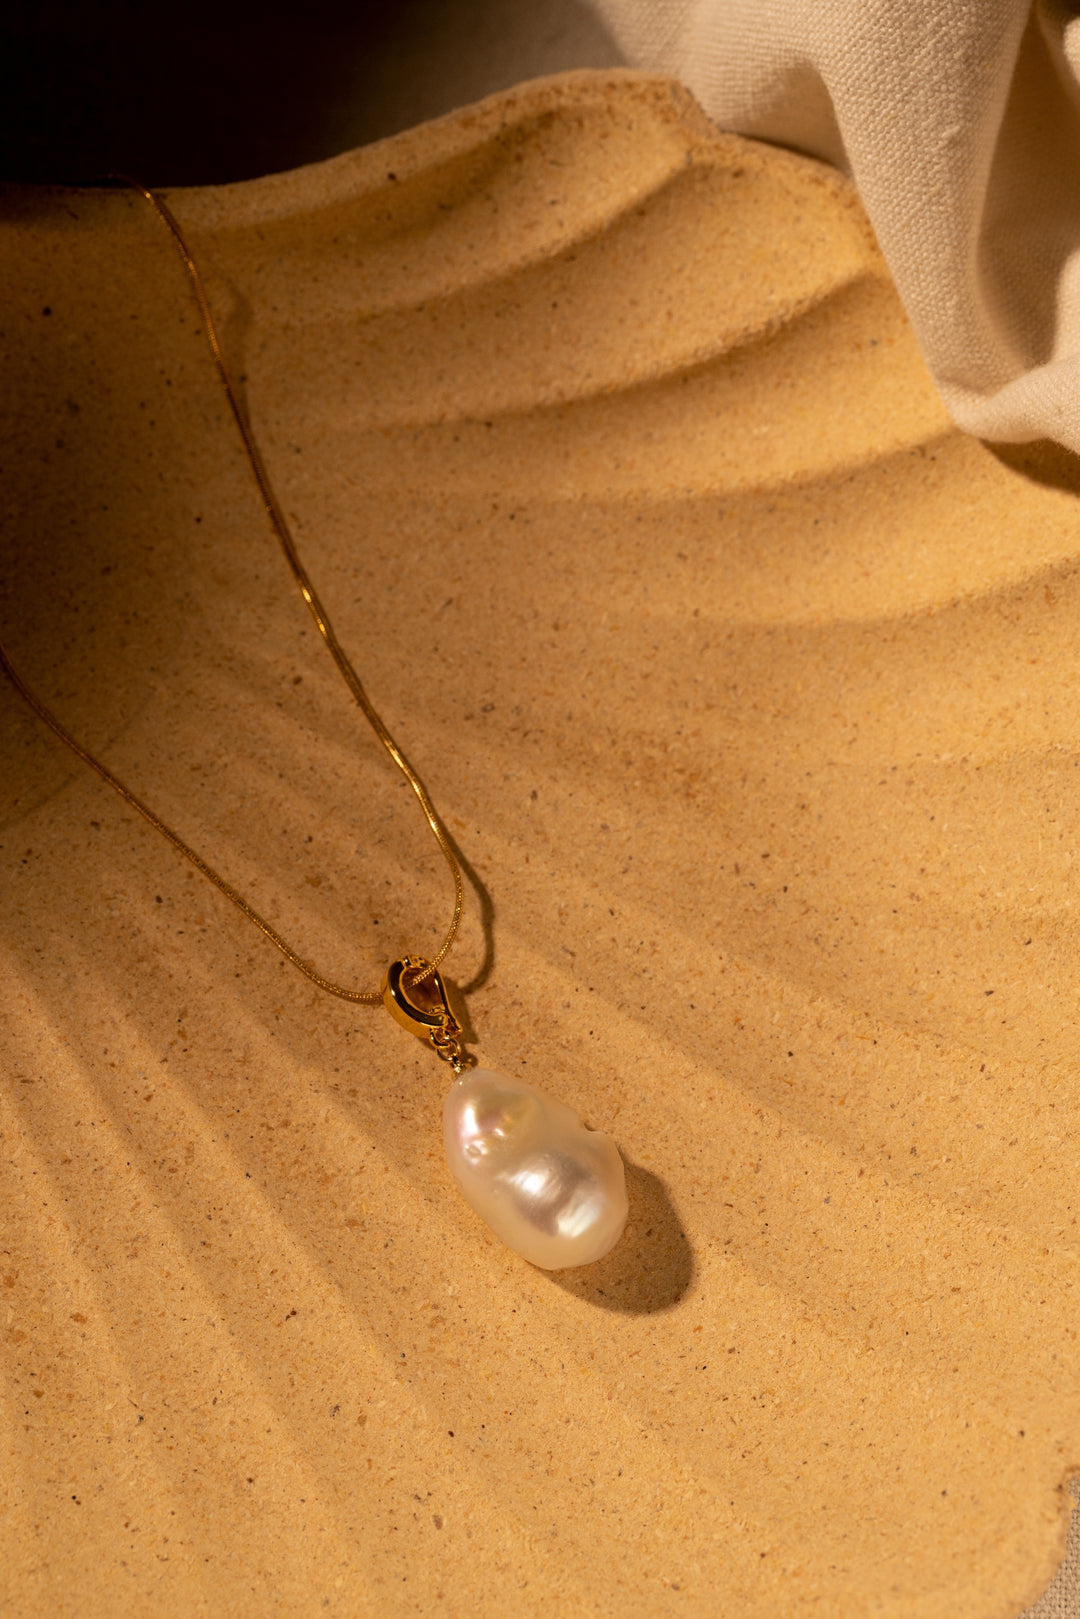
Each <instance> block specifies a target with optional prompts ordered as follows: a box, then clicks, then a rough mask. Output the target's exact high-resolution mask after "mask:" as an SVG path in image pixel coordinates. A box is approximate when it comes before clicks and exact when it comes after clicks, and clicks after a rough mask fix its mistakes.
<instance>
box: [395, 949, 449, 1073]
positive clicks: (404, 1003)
mask: <svg viewBox="0 0 1080 1619" xmlns="http://www.w3.org/2000/svg"><path fill="white" fill-rule="evenodd" d="M425 969H427V970H426V972H425ZM421 973H424V977H422V978H421V977H420V974H421ZM382 998H383V1005H384V1006H385V1007H386V1010H387V1011H388V1012H389V1013H390V1016H391V1017H392V1018H393V1020H394V1022H395V1023H397V1024H399V1025H400V1026H401V1028H403V1029H407V1030H408V1032H409V1033H410V1034H415V1035H416V1036H417V1038H418V1039H420V1040H426V1041H427V1042H428V1044H429V1045H430V1046H431V1047H432V1048H433V1050H434V1051H435V1054H436V1055H437V1056H439V1057H441V1058H442V1059H443V1061H444V1062H448V1063H449V1064H450V1065H451V1067H452V1068H453V1070H454V1072H455V1073H456V1074H458V1073H460V1072H461V1070H462V1068H463V1067H464V1066H465V1058H464V1053H463V1051H462V1047H461V1024H460V1023H459V1022H458V1020H457V1018H456V1017H455V1016H454V1014H453V1012H452V1011H451V1010H450V1002H449V1000H448V999H447V995H446V985H445V984H444V983H443V981H442V977H441V975H440V973H439V970H438V968H433V967H432V966H431V963H430V962H429V961H425V960H424V958H423V956H404V957H403V958H402V959H401V960H400V961H392V962H391V963H390V965H389V967H388V968H387V969H386V977H385V978H384V979H383V987H382Z"/></svg>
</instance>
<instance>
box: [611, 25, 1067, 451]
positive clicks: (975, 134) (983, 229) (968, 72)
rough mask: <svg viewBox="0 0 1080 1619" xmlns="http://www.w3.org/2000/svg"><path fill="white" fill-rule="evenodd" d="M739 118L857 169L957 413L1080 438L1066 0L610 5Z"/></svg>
mask: <svg viewBox="0 0 1080 1619" xmlns="http://www.w3.org/2000/svg"><path fill="white" fill-rule="evenodd" d="M593 3H594V5H595V9H596V10H597V11H598V12H599V14H600V15H601V16H602V17H603V19H604V21H605V22H606V23H607V25H608V27H609V28H610V29H611V31H612V33H613V35H614V36H615V38H616V40H617V42H618V44H619V46H620V47H621V48H622V50H623V51H624V52H625V54H626V57H627V59H628V61H630V62H631V63H632V64H633V65H634V66H640V67H645V68H651V69H656V70H659V71H663V72H667V73H671V74H673V75H675V76H676V77H677V78H679V79H681V80H682V81H683V83H684V84H686V85H688V86H689V88H690V89H691V90H692V91H693V92H694V94H695V95H696V96H697V98H698V100H699V101H700V102H701V104H702V106H703V107H704V108H705V111H706V112H707V113H708V114H709V115H710V117H712V118H713V119H714V120H715V121H716V122H717V123H718V124H720V125H721V126H722V127H723V128H726V129H731V130H735V131H737V132H738V133H740V134H744V135H750V136H755V137H757V138H759V139H761V140H766V141H774V142H777V143H779V144H781V145H784V146H790V147H794V148H796V149H797V150H799V151H803V152H808V153H811V154H813V155H814V156H817V157H820V158H823V159H825V160H826V161H827V162H829V163H834V164H837V165H839V166H841V167H842V168H844V169H846V170H847V171H848V172H849V173H850V174H851V175H852V176H853V178H854V180H855V182H856V184H857V186H858V188H859V192H860V195H861V197H862V199H863V202H864V204H865V206H866V209H867V211H868V213H869V215H870V219H871V221H872V223H873V226H874V230H875V232H876V233H877V238H878V242H879V243H880V245H881V248H882V250H883V252H884V254H885V256H886V258H887V259H888V262H889V266H890V268H891V270H892V273H893V276H894V278H895V281H896V284H897V287H898V289H899V291H900V295H901V297H902V298H903V300H904V303H905V306H906V308H907V311H908V314H909V316H910V318H911V321H912V324H913V326H914V328H915V332H916V334H917V336H918V339H919V342H920V344H921V345H922V349H923V352H924V354H925V356H926V360H927V363H928V364H929V367H930V370H931V372H932V373H933V376H934V379H935V381H936V383H937V386H938V388H939V390H940V392H941V394H942V397H943V398H944V400H945V403H946V405H947V407H948V409H949V410H950V412H951V414H952V416H953V418H954V420H955V421H956V422H957V424H958V425H959V426H960V427H962V428H964V429H966V430H967V431H968V432H970V433H974V434H977V435H979V436H980V437H982V438H988V439H998V440H1005V441H1021V440H1028V439H1038V438H1053V439H1057V440H1058V441H1059V442H1060V443H1063V444H1065V445H1067V446H1068V447H1069V448H1070V449H1073V450H1076V451H1080V16H1077V15H1075V14H1074V9H1073V8H1072V7H1071V6H1069V5H1068V4H1065V3H1063V0H1038V3H1037V4H1036V5H1035V6H1034V7H1030V6H1029V5H1028V4H1027V3H1025V0H904V3H903V4H902V5H897V4H896V3H895V0H800V3H798V4H796V3H795V0H593Z"/></svg>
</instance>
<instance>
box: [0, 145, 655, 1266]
mask: <svg viewBox="0 0 1080 1619" xmlns="http://www.w3.org/2000/svg"><path fill="white" fill-rule="evenodd" d="M107 178H108V179H109V180H110V181H116V182H120V183H122V184H124V185H128V186H131V187H132V188H133V189H134V190H136V191H137V192H139V194H140V195H141V196H142V197H144V198H145V199H146V201H147V202H148V203H149V204H150V206H151V207H152V208H153V209H154V211H155V213H156V214H157V216H158V218H159V219H160V220H161V221H162V222H163V224H164V225H165V226H166V227H167V228H168V230H169V231H170V233H171V234H172V238H173V241H174V243H175V245H176V247H177V250H178V251H179V253H180V256H181V259H182V260H183V263H184V268H185V270H186V272H187V276H188V280H189V282H190V284H191V287H192V290H193V292H194V295H195V299H196V302H197V303H198V307H199V313H200V316H201V318H202V324H203V329H204V331H205V333H206V337H207V340H208V342H209V345H210V350H211V353H212V355H213V359H214V364H215V366H216V367H217V372H218V376H219V378H220V380H221V383H222V386H223V387H224V389H225V394H226V397H227V399H228V401H229V406H230V408H231V410H232V414H233V418H234V420H235V422H236V425H237V428H238V430H239V433H240V437H241V440H242V441H243V445H244V450H245V453H246V455H247V458H248V463H249V465H250V467H251V471H252V474H253V476H254V478H255V482H256V484H257V485H258V489H259V494H260V496H261V498H262V503H263V506H264V508H265V511H266V515H267V517H268V518H269V520H270V525H271V527H272V528H273V530H274V533H275V534H276V536H277V539H278V542H279V544H280V545H281V549H282V551H283V552H284V554H285V560H286V562H287V563H288V565H289V569H290V571H291V573H292V576H293V578H294V580H295V581H296V584H297V586H298V588H299V591H300V594H301V596H302V597H303V598H304V601H305V602H306V604H307V606H308V609H309V611H310V613H311V615H312V617H313V618H314V620H315V623H316V626H317V627H318V630H319V634H320V635H321V637H322V639H323V642H324V643H325V645H326V647H327V650H328V651H329V653H330V656H331V657H332V658H333V660H334V662H335V664H336V665H337V668H338V671H339V673H340V674H341V677H342V679H343V680H344V682H345V684H346V686H347V687H348V689H349V691H350V693H351V695H352V696H353V698H354V699H355V701H356V702H357V704H358V705H359V707H360V709H361V711H362V712H363V715H364V718H365V719H366V720H367V722H368V724H369V725H370V726H371V728H372V730H373V731H374V732H375V735H376V736H377V737H378V739H379V741H380V742H381V743H382V745H383V747H384V748H385V749H386V751H387V753H388V754H389V755H390V757H391V759H392V760H393V761H394V764H395V765H396V766H397V768H398V769H399V770H400V771H401V773H402V775H403V776H404V777H405V779H406V781H408V783H409V785H410V787H411V788H412V790H413V792H414V793H415V794H416V797H417V799H418V800H419V803H420V806H421V808H422V809H423V812H424V815H425V817H426V819H427V822H428V825H429V827H430V828H431V832H432V835H433V836H434V838H435V841H436V843H437V844H438V845H439V848H440V849H441V851H442V854H443V857H444V858H445V860H446V863H447V865H448V867H449V868H450V873H451V876H452V878H453V883H454V906H453V914H452V916H451V919H450V925H449V927H448V928H447V930H446V935H445V937H444V939H443V942H442V944H441V946H440V947H439V949H438V950H437V951H436V953H435V955H434V956H432V957H431V958H430V959H429V958H426V957H421V956H405V957H403V958H402V959H401V960H400V961H395V962H391V964H390V966H389V967H388V968H387V971H386V975H385V977H384V979H383V983H382V985H381V987H380V988H379V989H377V990H359V989H350V988H348V987H347V986H345V985H343V984H337V983H335V982H334V981H333V980H332V979H329V978H326V977H325V976H324V975H323V974H322V973H320V972H319V971H318V970H317V969H316V968H315V967H313V966H312V965H311V963H310V962H308V961H305V960H304V958H303V957H302V956H300V955H299V954H298V953H297V951H295V950H294V949H293V948H292V946H291V945H290V944H289V943H288V941H287V940H286V939H284V938H283V937H282V935H281V934H280V933H279V932H278V931H277V929H276V928H274V927H273V926H272V925H271V924H270V923H269V922H268V921H267V920H266V919H265V917H263V916H260V914H259V913H258V911H256V910H255V909H254V907H253V906H251V905H250V904H249V903H248V901H247V900H246V899H245V898H244V896H243V895H242V894H241V893H240V892H239V891H238V890H237V889H236V888H234V887H233V886H232V884H231V883H230V882H228V881H227V880H226V878H224V877H222V876H221V875H220V873H218V872H217V871H215V869H214V868H213V866H211V865H210V864H209V863H208V862H207V861H206V860H204V859H203V857H202V856H201V855H200V854H199V853H198V852H197V851H196V850H195V849H193V848H192V847H191V846H190V844H188V843H186V842H185V840H184V839H183V838H182V837H181V836H180V835H179V833H177V832H175V831H174V830H173V828H172V827H171V826H169V825H168V824H167V823H166V822H165V821H163V820H162V819H161V817H160V816H159V815H157V814H155V812H154V811H153V810H152V809H151V808H150V807H149V805H147V804H145V803H144V802H143V801H142V799H141V798H139V797H138V796H137V794H135V793H134V792H132V791H131V789H130V788H129V787H127V786H126V785H125V783H124V782H122V781H121V780H120V778H119V777H118V776H116V775H114V774H113V772H112V771H111V770H110V769H109V768H108V766H107V765H105V764H103V763H102V762H101V760H100V759H98V758H96V757H95V755H94V754H92V753H91V752H90V751H89V750H88V749H87V748H85V747H84V746H83V745H82V743H81V742H79V741H78V740H77V739H76V738H75V737H74V736H73V735H72V734H71V732H70V731H68V730H67V729H66V727H65V726H64V725H63V724H62V723H61V721H60V720H59V719H58V718H57V717H56V715H55V714H53V712H52V710H51V709H50V708H49V707H48V706H47V705H46V704H45V703H44V702H42V700H41V698H40V697H38V695H37V694H36V692H34V691H33V689H32V688H31V687H30V686H29V685H28V683H27V682H26V680H25V679H24V677H23V676H22V675H21V674H20V672H19V671H18V669H17V668H16V667H15V665H14V664H13V662H12V660H11V657H10V656H9V654H8V652H7V650H6V648H5V647H4V646H3V644H2V643H0V668H2V669H3V672H4V674H6V676H7V677H8V679H9V680H10V681H11V683H12V685H13V686H14V687H15V689H16V690H17V691H18V692H19V694H20V696H21V697H22V698H23V699H24V701H25V702H26V703H27V704H28V705H29V706H30V708H31V709H32V710H33V711H34V713H35V714H36V715H37V716H38V718H39V719H40V720H41V721H42V722H43V723H44V724H45V725H47V726H48V727H49V729H50V730H51V731H52V732H53V733H54V734H55V735H56V736H57V737H58V738H59V739H60V741H61V742H63V743H64V744H65V745H66V746H67V747H68V748H70V749H71V751H72V752H73V753H74V754H75V755H76V756H77V757H78V758H79V759H81V760H82V761H83V763H84V764H87V765H89V766H90V768H91V769H92V770H94V771H96V772H97V774H98V775H99V776H100V777H101V779H102V780H103V781H105V782H107V783H108V785H109V786H110V787H112V788H113V790H114V791H115V792H117V793H118V794H119V795H120V797H121V798H122V799H123V800H124V801H125V803H127V804H128V805H130V806H131V808H132V809H134V810H137V811H138V813H139V814H140V815H141V816H142V817H143V818H144V819H145V820H146V821H148V822H149V823H150V825H151V826H152V827H154V828H155V830H156V831H158V832H160V833H161V834H162V836H163V837H165V838H167V839H168V841H169V842H170V843H171V844H172V845H173V847H174V848H175V849H176V850H177V851H178V852H179V853H180V854H182V855H183V856H184V858H185V859H186V860H189V861H190V862H191V864H192V865H193V866H195V867H196V868H197V869H198V870H199V871H200V872H201V873H202V874H203V876H204V877H206V878H208V879H209V881H210V882H212V883H213V884H214V885H215V886H216V887H217V888H219V889H220V890H221V892H222V893H223V894H224V895H225V896H226V898H227V899H230V900H231V901H232V902H233V904H234V905H236V906H237V907H238V908H239V909H240V910H241V911H242V912H243V913H244V915H245V916H246V917H247V918H248V920H249V921H251V922H253V923H254V924H255V926H256V927H257V928H259V929H260V930H261V931H262V933H264V934H265V935H266V937H267V938H268V939H269V940H270V942H271V944H273V945H275V946H276V948H277V949H278V950H280V951H281V953H282V955H283V956H285V958H286V959H287V960H288V961H290V962H291V963H292V965H293V966H294V967H296V968H297V969H298V970H299V971H300V972H302V973H304V974H305V975H306V976H307V977H308V978H310V979H311V980H312V982H313V983H315V984H317V985H318V986H319V988H320V989H323V990H326V991H327V993H328V994H331V995H337V996H340V997H341V998H342V999H343V1000H347V1001H353V1002H356V1003H359V1004H361V1005H364V1006H376V1005H378V1004H379V1003H380V1002H381V1003H382V1004H383V1005H385V1007H386V1009H387V1010H388V1011H389V1013H390V1015H391V1016H392V1017H393V1018H394V1020H395V1022H396V1023H398V1024H399V1025H400V1026H401V1027H402V1028H404V1029H407V1030H408V1031H409V1033H411V1034H414V1035H416V1036H418V1037H419V1038H420V1039H422V1040H424V1041H426V1043H427V1044H428V1045H430V1046H431V1047H432V1049H433V1050H434V1052H435V1054H436V1055H437V1056H438V1057H440V1058H441V1059H442V1060H443V1061H444V1062H447V1063H449V1065H450V1066H451V1067H452V1068H453V1070H454V1076H455V1078H454V1083H453V1085H452V1086H451V1087H450V1090H449V1092H448V1094H447V1097H446V1101H445V1104H444V1107H443V1137H444V1144H445V1148H446V1157H447V1162H448V1164H449V1167H450V1169H451V1172H452V1173H453V1175H454V1178H455V1179H456V1180H457V1182H458V1185H459V1187H460V1189H461V1191H462V1192H463V1194H464V1196H465V1198H466V1200H467V1201H468V1202H469V1203H470V1205H471V1206H472V1207H473V1208H474V1209H475V1210H476V1212H477V1213H478V1214H479V1215H480V1216H481V1218H482V1219H484V1220H485V1221H486V1222H487V1224H488V1225H489V1226H490V1227H491V1228H492V1230H493V1231H495V1232H496V1234H497V1235H498V1236H500V1237H501V1238H502V1240H503V1241H504V1242H505V1243H507V1245H508V1246H509V1247H511V1248H513V1249H514V1250H515V1251H516V1252H517V1253H519V1254H521V1255H522V1256H523V1257H524V1258H525V1259H528V1260H531V1261H532V1263H533V1264H535V1265H539V1266H541V1267H542V1268H544V1269H546V1270H559V1269H563V1268H564V1267H566V1266H571V1265H583V1264H588V1263H590V1262H591V1261H592V1260H594V1259H599V1258H600V1257H601V1256H602V1255H603V1254H605V1253H607V1252H608V1250H609V1249H610V1248H611V1247H613V1246H614V1244H615V1243H616V1242H617V1241H618V1239H619V1237H620V1236H621V1234H622V1230H623V1227H624V1225H625V1223H626V1216H627V1199H626V1187H625V1176H624V1172H623V1165H622V1159H621V1158H620V1157H619V1152H618V1148H617V1147H616V1146H615V1143H614V1142H613V1141H612V1139H611V1138H610V1137H609V1136H606V1135H604V1134H603V1133H602V1132H600V1131H594V1130H588V1129H586V1127H585V1126H584V1125H583V1124H582V1123H581V1120H580V1119H579V1118H578V1116H577V1114H575V1113H574V1112H572V1111H571V1109H570V1108H568V1107H566V1106H565V1105H564V1104H563V1103H561V1102H558V1101H556V1100H554V1099H553V1098H552V1097H549V1096H546V1095H545V1094H544V1093H543V1092H542V1091H539V1090H537V1089H536V1088H535V1087H534V1086H531V1085H527V1084H525V1083H524V1081H521V1080H516V1079H512V1078H510V1077H509V1076H508V1075H506V1074H500V1073H497V1072H496V1071H495V1070H493V1069H483V1068H473V1067H471V1064H470V1059H469V1057H468V1056H467V1054H466V1053H465V1051H464V1048H463V1046H462V1040H461V1034H462V1030H461V1025H460V1023H459V1022H458V1021H457V1019H456V1018H455V1017H454V1014H453V1011H452V1010H451V1007H450V1003H449V1000H448V998H447V994H446V987H445V985H444V983H443V980H442V976H441V974H440V972H439V966H440V964H441V963H442V961H443V960H444V959H445V957H446V956H447V955H448V954H449V951H450V949H451V947H452V945H453V943H454V939H455V937H456V935H457V931H458V927H459V925H460V922H461V915H462V910H463V906H464V885H463V883H462V877H461V867H460V865H459V864H458V860H457V857H456V855H455V853H454V849H453V844H452V842H451V839H450V835H449V833H448V832H447V830H446V827H445V826H444V824H443V821H442V819H441V817H440V816H439V814H438V811H437V810H436V809H435V806H434V804H433V803H432V801H431V798H430V797H429V795H428V792H427V789H426V788H425V787H424V784H423V782H422V781H421V779H420V777H419V776H418V775H417V773H416V771H415V770H414V769H413V767H412V765H411V764H410V763H409V761H408V759H407V758H406V757H405V755H404V754H403V753H402V751H401V749H400V748H399V747H398V745H397V743H396V742H395V741H394V738H393V737H392V736H391V734H390V732H389V730H388V729H387V727H386V725H385V723H384V722H383V719H382V717H381V715H380V714H379V713H378V711H377V710H376V708H375V707H374V705H373V704H372V702H371V700H370V698H369V697H368V695H367V693H366V692H365V690H364V687H363V684H362V682H361V680H360V677H359V675H358V674H357V672H356V670H355V669H354V667H353V665H352V663H351V661H350V659H349V657H348V654H347V653H346V652H345V650H344V648H343V647H342V645H341V643H340V641H339V640H338V638H337V636H336V634H335V633H334V628H333V625H332V624H331V622H330V619H329V617H328V616H327V613H326V610H325V609H324V607H323V605H322V603H321V602H320V600H319V597H318V594H317V592H316V590H315V587H314V585H313V584H312V582H311V578H310V576H309V575H308V572H307V569H306V568H305V567H304V565H303V563H302V561H301V560H300V556H299V554H298V552H297V549H296V545H295V542H294V540H293V537H292V534H291V532H290V529H289V525H288V523H287V522H286V520H285V516H284V513H283V512H282V510H281V506H280V505H279V503H278V500H277V498H276V496H275V494H274V491H273V487H272V485H271V483H270V479H269V477H268V475H267V472H266V468H265V467H264V465H263V461H262V457H261V455H260V453H259V449H258V446H257V444H256V442H255V439H254V436H253V434H252V431H251V427H250V425H249V423H248V421H247V418H246V416H245V415H244V412H243V410H242V408H241V406H240V402H239V399H238V396H237V393H236V390H235V388H234V386H233V382H232V377H231V375H230V373H229V369H228V366H227V365H226V363H225V357H224V354H223V352H222V349H221V344H220V342H219V340H218V335H217V328H216V326H215V324H214V318H213V314H212V312H211V309H210V304H209V300H208V299H207V296H206V292H205V289H204V287H203V283H202V277H201V276H200V274H199V270H198V267H197V265H196V264H195V261H194V259H193V258H192V256H191V253H190V251H189V249H188V246H187V242H186V241H185V239H184V235H183V232H182V231H181V229H180V226H179V224H178V223H177V221H176V219H175V217H174V216H173V214H172V212H171V210H170V209H169V208H168V206H167V205H166V204H165V203H164V202H163V201H162V200H161V198H160V197H158V196H156V195H155V194H154V193H153V192H152V191H150V190H148V188H147V187H146V186H144V185H142V184H141V183H140V182H139V181H137V180H133V179H131V178H130V177H129V176H127V175H109V176H108V177H107Z"/></svg>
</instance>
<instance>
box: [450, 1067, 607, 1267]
mask: <svg viewBox="0 0 1080 1619" xmlns="http://www.w3.org/2000/svg"><path fill="white" fill-rule="evenodd" d="M443 1137H444V1140H445V1144H446V1161H447V1163H448V1164H449V1166H450V1169H451V1172H452V1174H453V1176H454V1179H455V1180H456V1181H457V1183H458V1185H459V1186H460V1188H461V1190H462V1192H463V1193H464V1196H465V1200H466V1202H467V1203H469V1204H470V1206H471V1207H472V1208H473V1209H475V1210H476V1213H477V1214H478V1215H479V1216H480V1218H481V1219H482V1220H484V1221H486V1222H487V1224H488V1225H489V1226H490V1227H491V1229H492V1231H494V1233H495V1235H496V1236H497V1237H501V1238H502V1240H503V1242H505V1243H506V1245H507V1247H508V1248H513V1250H514V1252H515V1253H518V1254H520V1255H521V1257H522V1258H523V1259H527V1260H529V1261H530V1262H531V1263H532V1264H533V1265H539V1266H540V1268H541V1269H542V1270H564V1269H566V1268H567V1267H569V1266H571V1265H588V1264H590V1263H591V1262H592V1261H593V1260H594V1259H599V1258H600V1257H601V1255H603V1254H606V1253H607V1251H608V1249H609V1248H612V1247H614V1245H615V1243H616V1242H618V1240H619V1238H620V1236H621V1235H622V1230H623V1226H624V1225H625V1224H626V1214H627V1201H626V1178H625V1175H624V1173H623V1163H622V1159H621V1158H620V1157H619V1149H618V1147H616V1145H615V1143H614V1141H612V1139H611V1137H610V1136H606V1135H604V1134H603V1133H602V1132H601V1131H599V1130H588V1129H586V1127H585V1126H584V1125H583V1124H582V1122H581V1120H580V1119H579V1118H578V1116H577V1114H576V1113H575V1112H574V1111H573V1109H572V1108H569V1107H567V1106H566V1104H565V1103H564V1102H559V1101H556V1099H555V1098H554V1097H553V1096H545V1094H544V1092H543V1091H538V1090H537V1089H536V1088H535V1086H533V1085H526V1084H525V1082H524V1081H523V1080H520V1079H511V1078H510V1076H509V1075H508V1074H500V1073H497V1072H496V1071H495V1069H493V1068H476V1069H473V1070H472V1071H471V1072H468V1071H467V1072H465V1073H464V1074H462V1075H461V1077H460V1078H459V1079H456V1080H455V1081H454V1083H453V1085H452V1086H451V1087H450V1090H449V1092H448V1094H447V1097H446V1102H445V1104H444V1106H443Z"/></svg>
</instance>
